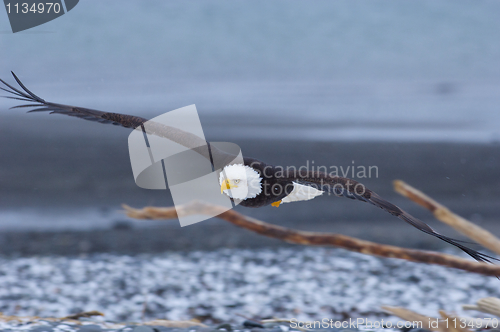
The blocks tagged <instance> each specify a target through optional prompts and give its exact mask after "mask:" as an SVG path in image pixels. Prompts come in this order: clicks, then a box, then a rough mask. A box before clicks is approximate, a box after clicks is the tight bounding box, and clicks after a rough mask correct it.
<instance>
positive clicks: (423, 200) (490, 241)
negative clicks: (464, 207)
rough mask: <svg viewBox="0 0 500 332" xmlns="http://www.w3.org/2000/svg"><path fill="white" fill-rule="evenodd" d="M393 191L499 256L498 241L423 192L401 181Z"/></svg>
mask: <svg viewBox="0 0 500 332" xmlns="http://www.w3.org/2000/svg"><path fill="white" fill-rule="evenodd" d="M394 190H396V191H397V192H398V193H399V194H401V195H403V196H405V197H407V198H409V199H410V200H412V201H413V202H415V203H417V204H418V205H420V206H423V207H424V208H426V209H427V210H429V211H431V212H432V213H433V214H434V217H436V219H438V220H440V221H442V222H444V223H445V224H447V225H449V226H451V227H453V228H454V229H456V230H457V231H459V232H460V233H462V234H463V235H465V236H467V237H468V238H470V239H472V240H474V241H475V242H477V243H479V244H481V245H482V246H483V247H485V248H488V249H490V250H491V251H493V252H495V253H496V254H498V255H500V239H498V238H497V237H496V236H495V235H493V234H491V233H490V232H488V231H487V230H485V229H483V228H481V227H479V226H477V225H475V224H473V223H471V222H470V221H468V220H466V219H464V218H462V217H460V216H458V215H456V214H454V213H453V212H451V211H450V210H448V208H446V207H445V206H443V205H441V204H439V203H438V202H436V201H435V200H433V199H432V198H430V197H429V196H427V195H425V194H424V193H423V192H421V191H419V190H417V189H415V188H413V187H412V186H410V185H408V184H406V183H405V182H403V181H401V180H396V181H394Z"/></svg>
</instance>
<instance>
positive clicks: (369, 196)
mask: <svg viewBox="0 0 500 332" xmlns="http://www.w3.org/2000/svg"><path fill="white" fill-rule="evenodd" d="M295 180H296V181H300V182H301V183H302V184H309V185H311V186H314V187H319V188H321V189H322V190H324V191H327V192H330V193H332V194H335V195H336V196H344V197H347V198H350V199H355V200H359V201H362V202H367V203H370V204H372V205H374V206H377V207H379V208H381V209H382V210H384V211H386V212H388V213H390V214H391V215H393V216H395V217H398V218H399V219H401V220H403V221H404V222H406V223H408V224H410V225H411V226H413V227H415V228H416V229H418V230H420V231H421V232H424V233H426V234H429V235H431V236H434V237H436V238H438V239H440V240H442V241H445V242H447V243H449V244H451V245H454V246H455V247H457V248H459V249H461V250H462V251H464V252H465V253H467V254H468V255H469V256H471V257H472V258H474V259H475V260H477V261H479V262H486V263H492V260H497V261H498V260H499V259H497V258H495V257H492V256H489V255H486V254H483V253H481V252H479V251H476V250H474V249H472V248H469V247H467V246H465V245H463V244H462V243H460V242H465V241H460V240H456V239H453V238H451V237H448V236H446V235H443V234H440V233H438V232H436V231H435V230H434V229H432V227H430V226H429V225H427V224H426V223H424V222H423V221H421V220H419V219H417V218H415V217H413V216H412V215H410V214H409V213H407V212H405V211H404V210H402V209H401V208H399V207H398V206H396V205H394V204H392V203H390V202H388V201H387V200H385V199H383V198H382V197H380V196H379V195H378V194H376V193H375V192H373V191H371V190H369V189H368V188H366V187H365V186H364V185H362V184H361V183H359V182H357V181H354V180H351V179H348V178H343V177H339V176H329V175H328V174H325V173H321V172H315V173H314V174H312V173H302V174H300V173H299V174H298V176H297V175H295Z"/></svg>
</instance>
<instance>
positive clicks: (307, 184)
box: [0, 73, 497, 263]
mask: <svg viewBox="0 0 500 332" xmlns="http://www.w3.org/2000/svg"><path fill="white" fill-rule="evenodd" d="M12 75H13V76H14V79H15V80H16V82H17V84H19V86H20V88H21V89H19V88H15V87H14V86H12V85H9V84H8V83H6V82H5V81H3V80H1V79H0V82H2V83H3V84H4V87H0V89H2V90H4V91H6V92H8V93H9V94H10V95H9V96H6V98H11V99H15V100H20V101H24V102H28V103H29V104H23V105H19V106H14V107H12V108H33V109H31V110H29V111H28V113H30V112H46V111H48V112H50V114H63V115H68V116H73V117H77V118H82V119H85V120H89V121H97V122H100V123H110V124H113V125H118V126H122V127H125V128H133V129H135V128H137V127H139V126H144V124H145V123H146V122H147V121H148V120H147V119H144V118H141V117H138V116H132V115H126V114H119V113H110V112H102V111H98V110H93V109H88V108H83V107H76V106H69V105H63V104H57V103H52V102H48V101H45V100H43V99H42V98H40V97H38V96H37V95H35V94H34V93H32V92H31V91H30V90H28V89H27V88H26V87H25V86H24V84H23V83H22V82H21V81H20V80H19V78H18V77H17V76H16V75H15V74H14V73H12ZM143 128H144V127H143ZM154 134H156V135H160V136H163V137H166V138H168V139H171V140H173V141H175V142H177V143H179V144H181V145H184V146H186V147H188V148H193V147H199V146H200V140H202V139H201V138H200V137H197V136H195V135H193V134H189V133H186V132H183V131H181V130H179V129H176V128H173V127H169V126H163V127H162V128H160V129H158V130H157V131H156V132H155V133H154ZM204 144H205V145H209V143H208V142H204ZM193 150H196V148H193ZM205 151H206V149H199V150H198V152H199V153H200V154H204V156H205V157H206V158H211V156H209V155H206V152H205ZM211 153H212V155H215V156H217V157H219V159H220V160H227V161H229V160H232V159H233V158H232V157H233V156H229V155H226V153H225V152H223V151H220V150H218V149H217V148H216V147H211ZM219 184H220V186H221V194H223V195H227V196H229V197H231V198H233V199H238V200H241V203H240V205H242V206H246V207H253V208H258V207H263V206H267V205H272V206H276V207H278V206H279V205H280V204H282V203H290V202H296V201H305V200H310V199H313V198H314V197H317V196H320V195H322V194H323V193H325V192H328V193H331V194H334V195H336V196H344V197H347V198H350V199H354V200H358V201H362V202H367V203H370V204H372V205H375V206H376V207H379V208H381V209H383V210H384V211H387V212H388V213H390V214H391V215H393V216H395V217H398V218H399V219H401V220H403V221H405V222H407V223H408V224H410V225H411V226H413V227H415V228H417V229H419V230H420V231H422V232H424V233H427V234H429V235H431V236H434V237H437V238H438V239H441V240H442V241H445V242H447V243H449V244H451V245H454V246H455V247H458V248H460V249H461V250H463V251H464V252H465V253H467V254H468V255H470V256H471V257H473V258H474V259H476V260H477V261H480V262H488V263H491V260H497V259H496V258H494V257H491V256H488V255H486V254H483V253H481V252H478V251H476V250H474V249H471V248H469V247H467V246H465V245H464V244H462V243H460V242H462V241H458V240H455V239H453V238H450V237H448V236H445V235H442V234H440V233H438V232H436V231H435V230H434V229H432V228H431V227H430V226H429V225H427V224H426V223H424V222H422V221H421V220H419V219H417V218H415V217H413V216H411V215H410V214H408V213H407V212H405V211H403V210H402V209H400V208H399V207H397V206H396V205H394V204H392V203H390V202H388V201H386V200H385V199H383V198H382V197H380V196H379V195H377V194H376V193H375V192H373V191H371V190H369V189H368V188H366V187H365V186H363V185H362V184H361V183H359V182H356V181H354V180H351V179H348V178H344V177H339V176H332V175H329V174H327V173H324V172H319V171H309V170H300V169H299V170H298V171H296V170H295V169H294V170H293V171H289V170H288V168H287V171H284V169H283V168H282V167H275V166H273V165H268V164H266V163H264V162H262V161H260V160H257V159H253V158H246V157H245V158H243V163H242V164H229V162H228V163H227V164H226V166H224V167H223V169H222V171H221V172H220V174H219Z"/></svg>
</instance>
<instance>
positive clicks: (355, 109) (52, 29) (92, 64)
mask: <svg viewBox="0 0 500 332" xmlns="http://www.w3.org/2000/svg"><path fill="white" fill-rule="evenodd" d="M499 10H500V3H499V2H497V1H481V2H474V1H440V2H434V1H420V2H415V3H412V2H396V1H390V2H387V1H366V2H362V3H356V4H353V3H351V2H349V1H337V2H326V1H319V2H314V3H309V2H286V1H274V2H265V1H257V2H251V3H250V2H219V1H212V2H202V1H192V2H188V3H186V2H180V1H173V2H163V1H149V2H148V3H147V4H144V3H143V2H140V1H133V2H126V3H124V2H123V1H105V2H80V3H79V4H78V6H77V7H76V8H75V9H74V10H73V11H71V12H70V13H68V14H66V15H64V16H63V17H61V18H59V19H57V20H54V21H52V22H49V23H47V24H44V25H42V26H39V27H37V28H34V29H30V30H28V31H26V32H22V33H17V34H12V33H11V32H9V31H10V27H9V25H8V22H7V15H6V14H5V13H4V12H2V11H0V32H1V34H0V56H1V58H2V61H0V74H1V77H3V78H5V77H7V76H8V75H9V71H10V70H14V71H15V72H17V73H18V74H19V75H20V76H21V77H22V79H23V80H25V82H26V83H27V84H28V85H29V87H31V88H32V89H33V90H35V91H36V92H37V93H39V94H40V95H42V96H43V97H44V98H46V99H49V100H57V101H61V102H66V103H70V104H77V105H78V104H81V105H85V106H89V107H95V108H98V109H106V110H111V111H119V112H120V111H121V112H128V113H132V114H138V115H148V116H154V115H157V114H161V113H163V112H166V111H168V110H172V109H175V108H178V107H182V106H185V105H189V104H193V103H194V104H196V105H197V106H198V110H199V112H200V114H201V117H202V121H203V122H204V123H205V125H209V124H210V123H211V124H213V125H214V126H217V124H220V123H223V122H230V123H231V124H232V126H231V128H229V129H228V128H227V126H224V128H225V129H226V130H227V131H226V134H227V135H228V137H232V136H233V135H234V136H236V137H241V136H243V137H252V136H255V135H260V136H264V137H269V138H290V137H293V138H298V139H314V140H389V141H392V140H403V141H405V140H406V141H469V142H491V141H497V140H499V139H500V131H499V129H498V127H499V126H498V123H499V120H500V118H499V117H500V115H499V112H498V105H499V104H500V103H499V101H500V61H499V59H500V42H499V41H500V21H499V20H498V19H497V15H496V14H497V13H498V12H499ZM12 105H14V103H12V102H10V101H9V102H6V101H3V100H2V101H0V107H1V108H6V107H7V106H12ZM76 125H78V124H77V123H76V122H75V126H76ZM216 129H220V128H219V127H216Z"/></svg>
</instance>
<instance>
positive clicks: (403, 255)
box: [123, 202, 500, 276]
mask: <svg viewBox="0 0 500 332" xmlns="http://www.w3.org/2000/svg"><path fill="white" fill-rule="evenodd" d="M123 207H124V208H125V210H126V213H127V215H128V216H129V217H131V218H135V219H175V218H177V212H176V210H175V208H173V207H168V208H159V207H145V208H143V209H133V208H131V207H129V206H126V205H123ZM177 209H178V210H181V212H182V214H183V215H188V214H211V215H217V217H218V218H220V219H223V220H225V221H228V222H230V223H232V224H234V225H236V226H238V227H242V228H245V229H248V230H250V231H252V232H255V233H257V234H260V235H264V236H267V237H271V238H275V239H279V240H282V241H285V242H289V243H295V244H302V245H315V246H335V247H340V248H344V249H347V250H351V251H355V252H359V253H363V254H367V255H373V256H380V257H389V258H399V259H404V260H408V261H412V262H418V263H426V264H436V265H442V266H447V267H452V268H456V269H461V270H464V271H469V272H474V273H479V274H484V275H490V276H497V275H500V266H498V265H489V264H485V263H479V262H472V261H469V260H466V259H463V258H459V257H455V256H452V255H447V254H441V253H435V252H430V251H421V250H413V249H405V248H400V247H396V246H390V245H383V244H378V243H374V242H369V241H364V240H359V239H356V238H353V237H350V236H346V235H341V234H334V233H317V232H306V231H299V230H295V229H290V228H286V227H281V226H276V225H272V224H268V223H266V222H263V221H260V220H257V219H254V218H251V217H247V216H245V215H242V214H240V213H238V212H236V211H234V210H229V211H225V209H224V208H222V207H220V206H214V205H206V204H203V203H199V202H193V203H190V204H187V205H183V206H178V207H177Z"/></svg>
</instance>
